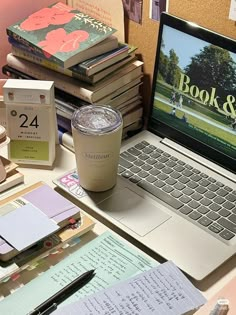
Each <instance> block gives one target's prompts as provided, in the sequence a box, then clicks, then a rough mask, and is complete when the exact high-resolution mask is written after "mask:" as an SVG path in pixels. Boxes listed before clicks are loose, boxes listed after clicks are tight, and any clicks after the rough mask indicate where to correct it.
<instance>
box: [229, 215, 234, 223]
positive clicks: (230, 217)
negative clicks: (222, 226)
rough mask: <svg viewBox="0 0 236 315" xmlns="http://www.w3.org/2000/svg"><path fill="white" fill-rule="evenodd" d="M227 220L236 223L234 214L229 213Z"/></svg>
mask: <svg viewBox="0 0 236 315" xmlns="http://www.w3.org/2000/svg"><path fill="white" fill-rule="evenodd" d="M228 220H229V221H231V222H233V223H235V224H236V215H235V214H231V215H230V216H229V217H228Z"/></svg>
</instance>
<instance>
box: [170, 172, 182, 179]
mask: <svg viewBox="0 0 236 315" xmlns="http://www.w3.org/2000/svg"><path fill="white" fill-rule="evenodd" d="M170 176H171V177H173V178H175V179H177V178H179V177H180V176H181V174H180V173H177V172H173V173H171V174H170Z"/></svg>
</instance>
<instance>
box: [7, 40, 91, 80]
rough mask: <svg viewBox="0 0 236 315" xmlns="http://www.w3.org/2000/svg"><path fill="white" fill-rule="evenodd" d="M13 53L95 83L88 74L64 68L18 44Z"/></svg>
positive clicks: (67, 74) (13, 48)
mask: <svg viewBox="0 0 236 315" xmlns="http://www.w3.org/2000/svg"><path fill="white" fill-rule="evenodd" d="M12 54H13V55H14V56H16V57H20V58H23V59H25V60H28V61H30V62H33V63H36V64H39V65H41V66H43V67H45V68H48V69H51V70H54V71H56V72H59V73H62V74H64V75H66V76H69V77H73V78H76V79H78V80H82V81H84V82H87V83H89V84H92V83H93V78H92V77H88V76H86V75H83V74H81V73H79V72H75V71H74V70H70V69H69V68H68V69H66V68H63V67H61V66H59V65H58V64H57V63H55V62H53V61H50V60H47V59H46V58H43V57H40V56H37V55H35V54H33V53H31V52H29V51H27V49H24V48H20V47H16V46H14V45H12Z"/></svg>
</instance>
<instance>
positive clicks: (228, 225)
mask: <svg viewBox="0 0 236 315" xmlns="http://www.w3.org/2000/svg"><path fill="white" fill-rule="evenodd" d="M217 222H218V223H219V224H220V225H222V226H223V227H224V228H226V229H227V230H230V231H231V232H233V233H236V224H234V223H232V222H230V221H229V220H227V219H225V218H220V219H219V220H218V221H217Z"/></svg>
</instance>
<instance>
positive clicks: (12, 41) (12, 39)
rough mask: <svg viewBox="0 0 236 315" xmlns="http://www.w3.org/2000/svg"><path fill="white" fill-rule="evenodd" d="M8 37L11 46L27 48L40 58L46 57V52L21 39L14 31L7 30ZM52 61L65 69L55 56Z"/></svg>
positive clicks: (51, 58)
mask: <svg viewBox="0 0 236 315" xmlns="http://www.w3.org/2000/svg"><path fill="white" fill-rule="evenodd" d="M6 32H7V35H8V41H9V43H10V44H13V45H14V44H15V46H16V45H18V46H19V47H21V48H23V47H25V48H27V50H29V51H31V52H32V53H34V54H36V55H37V56H39V57H43V56H44V50H43V49H42V48H39V47H37V46H35V45H34V44H32V43H30V42H28V41H27V40H26V39H24V38H23V37H21V36H20V35H18V34H15V33H14V32H13V31H12V30H10V29H8V28H7V30H6ZM50 60H52V61H54V62H55V63H56V64H58V65H60V66H61V67H63V63H62V62H61V61H60V60H59V59H58V58H57V57H55V56H53V55H52V56H51V57H50Z"/></svg>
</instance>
